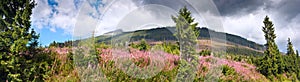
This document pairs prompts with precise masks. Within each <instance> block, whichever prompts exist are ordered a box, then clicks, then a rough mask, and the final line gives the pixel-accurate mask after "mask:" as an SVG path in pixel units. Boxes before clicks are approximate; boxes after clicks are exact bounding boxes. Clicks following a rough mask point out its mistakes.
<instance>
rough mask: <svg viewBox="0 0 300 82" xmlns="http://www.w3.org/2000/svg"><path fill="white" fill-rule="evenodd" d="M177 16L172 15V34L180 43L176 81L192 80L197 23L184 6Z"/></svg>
mask: <svg viewBox="0 0 300 82" xmlns="http://www.w3.org/2000/svg"><path fill="white" fill-rule="evenodd" d="M178 14H179V15H178V16H177V17H174V16H172V19H173V21H174V22H175V23H176V30H175V33H174V36H175V37H176V38H177V39H178V41H179V43H180V52H181V53H180V57H181V60H180V64H179V66H180V67H179V69H178V75H177V77H178V78H177V81H180V82H184V81H193V79H194V76H195V69H196V67H197V64H198V57H197V55H196V50H195V44H197V42H196V40H197V36H198V35H199V32H195V31H196V30H195V29H196V26H197V24H198V23H194V18H192V16H191V12H190V11H189V10H188V9H187V8H186V7H184V8H182V9H180V11H179V13H178Z"/></svg>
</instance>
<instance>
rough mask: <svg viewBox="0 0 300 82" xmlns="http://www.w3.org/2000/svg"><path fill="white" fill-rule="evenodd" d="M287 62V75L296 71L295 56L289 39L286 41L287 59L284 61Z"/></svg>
mask: <svg viewBox="0 0 300 82" xmlns="http://www.w3.org/2000/svg"><path fill="white" fill-rule="evenodd" d="M285 61H286V62H287V64H286V65H287V66H286V70H287V72H289V73H293V72H296V71H297V70H296V69H297V66H296V65H297V55H296V53H295V51H294V48H293V44H292V42H291V39H290V38H289V39H288V44H287V59H286V60H285Z"/></svg>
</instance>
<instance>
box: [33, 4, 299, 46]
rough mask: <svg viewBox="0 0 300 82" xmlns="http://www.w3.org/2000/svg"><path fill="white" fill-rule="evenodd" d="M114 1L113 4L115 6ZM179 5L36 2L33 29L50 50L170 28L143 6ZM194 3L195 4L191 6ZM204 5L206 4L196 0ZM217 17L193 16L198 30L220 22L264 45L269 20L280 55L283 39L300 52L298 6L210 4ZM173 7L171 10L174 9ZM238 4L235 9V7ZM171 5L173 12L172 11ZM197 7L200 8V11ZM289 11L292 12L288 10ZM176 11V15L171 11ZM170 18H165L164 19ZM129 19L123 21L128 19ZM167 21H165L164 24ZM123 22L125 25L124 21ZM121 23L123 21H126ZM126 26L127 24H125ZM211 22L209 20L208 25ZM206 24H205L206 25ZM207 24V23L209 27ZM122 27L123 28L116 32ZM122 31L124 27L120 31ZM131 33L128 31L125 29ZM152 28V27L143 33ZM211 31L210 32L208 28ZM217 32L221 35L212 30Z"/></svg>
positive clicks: (169, 22)
mask: <svg viewBox="0 0 300 82" xmlns="http://www.w3.org/2000/svg"><path fill="white" fill-rule="evenodd" d="M113 1H116V2H115V3H113ZM180 1H181V0H174V1H172V0H170V1H168V0H36V3H37V6H36V7H35V8H34V9H33V14H32V16H31V21H32V27H33V28H34V29H35V30H36V31H37V32H38V33H40V43H42V45H48V44H49V43H51V42H53V41H57V42H64V41H67V40H74V39H78V38H82V37H88V36H91V34H92V32H96V35H101V34H103V33H106V32H109V31H113V30H116V29H122V30H128V31H130V30H137V29H144V28H137V26H136V25H135V24H136V23H141V22H145V21H137V22H134V23H132V22H128V21H136V20H141V19H142V20H147V21H149V20H153V21H158V22H159V23H162V24H161V26H174V23H173V21H172V20H171V19H170V18H169V17H170V15H174V14H172V13H167V12H166V11H164V10H162V9H161V8H156V9H154V10H153V9H152V10H151V8H150V9H146V8H141V7H144V6H143V5H147V4H160V5H164V6H169V7H172V8H175V9H176V8H180V7H179V6H180V4H178V2H180ZM191 1H193V0H191ZM198 1H199V2H201V1H207V0H198ZM213 1H214V3H216V7H217V8H218V10H221V11H219V13H220V16H216V15H214V14H211V13H212V11H210V10H208V11H207V10H206V11H200V13H202V14H201V15H202V17H201V16H198V14H197V13H194V12H192V15H193V16H194V17H195V18H196V22H199V23H200V24H199V27H205V26H207V25H206V23H205V22H203V21H202V20H201V19H203V16H204V17H208V18H219V19H221V21H222V26H223V31H224V32H227V33H231V34H235V35H239V36H242V37H245V38H247V39H248V40H251V41H254V42H257V43H260V44H264V43H265V40H264V36H263V32H262V31H261V27H262V26H263V23H262V21H263V18H264V17H265V16H266V15H269V16H270V18H271V20H273V23H274V24H275V28H276V34H277V39H276V42H277V43H278V45H279V48H280V50H282V51H285V49H286V43H287V38H288V37H290V38H291V40H292V42H294V45H295V46H296V49H300V38H298V37H299V35H300V33H299V32H300V29H299V28H300V14H299V13H300V9H299V8H298V3H299V4H300V1H299V0H264V1H261V0H246V1H244V0H213ZM174 4H175V5H174ZM233 4H239V5H233ZM170 5H171V6H170ZM201 5H207V4H200V5H199V8H203V6H201ZM290 9H293V10H290ZM174 11H177V10H174ZM162 13H164V14H166V13H167V14H168V15H163V14H162ZM128 16H131V17H129V19H126V17H127V18H128ZM164 17H166V18H164ZM125 19H126V20H125ZM124 20H125V21H124ZM126 21H127V22H126ZM207 21H209V20H207ZM207 21H206V22H207ZM209 23H211V22H209ZM120 25H121V26H120ZM122 25H123V26H122ZM129 27H130V28H129ZM146 28H154V27H146ZM208 28H211V29H213V28H212V27H208ZM213 30H219V29H213Z"/></svg>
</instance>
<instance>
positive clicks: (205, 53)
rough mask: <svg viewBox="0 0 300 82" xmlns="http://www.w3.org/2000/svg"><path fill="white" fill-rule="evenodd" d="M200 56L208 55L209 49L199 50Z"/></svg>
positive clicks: (209, 53)
mask: <svg viewBox="0 0 300 82" xmlns="http://www.w3.org/2000/svg"><path fill="white" fill-rule="evenodd" d="M199 55H200V56H210V55H211V51H210V50H202V51H201V52H199Z"/></svg>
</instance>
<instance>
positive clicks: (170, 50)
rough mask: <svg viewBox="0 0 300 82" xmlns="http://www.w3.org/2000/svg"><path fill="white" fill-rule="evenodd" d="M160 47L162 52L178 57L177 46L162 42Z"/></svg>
mask: <svg viewBox="0 0 300 82" xmlns="http://www.w3.org/2000/svg"><path fill="white" fill-rule="evenodd" d="M162 47H163V49H164V51H165V52H167V53H170V54H174V55H179V54H180V50H179V45H178V44H172V43H167V42H164V43H163V44H162Z"/></svg>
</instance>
